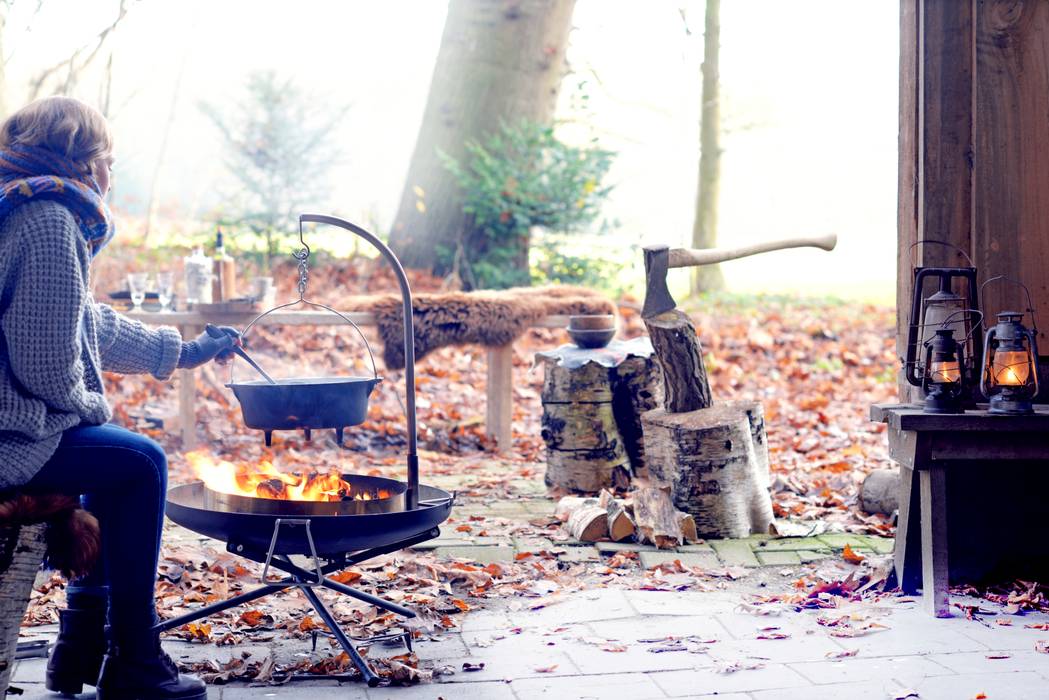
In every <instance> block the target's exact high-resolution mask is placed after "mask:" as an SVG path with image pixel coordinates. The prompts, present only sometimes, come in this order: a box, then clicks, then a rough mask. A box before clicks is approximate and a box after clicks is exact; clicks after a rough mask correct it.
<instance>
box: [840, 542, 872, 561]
mask: <svg viewBox="0 0 1049 700" xmlns="http://www.w3.org/2000/svg"><path fill="white" fill-rule="evenodd" d="M841 558H842V559H844V560H845V561H847V562H849V563H850V564H859V563H860V562H862V561H863V560H864V559H866V558H867V557H865V556H863V555H861V554H857V553H856V552H854V551H852V547H851V546H850V545H848V544H846V545H845V549H844V550H842V553H841Z"/></svg>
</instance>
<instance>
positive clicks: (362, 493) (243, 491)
mask: <svg viewBox="0 0 1049 700" xmlns="http://www.w3.org/2000/svg"><path fill="white" fill-rule="evenodd" d="M186 460H187V461H188V462H189V464H190V466H191V467H193V471H194V472H196V474H197V476H198V477H199V478H200V480H201V481H203V482H204V485H205V486H207V487H208V488H209V489H211V490H212V491H216V492H218V493H228V494H231V495H234V496H250V497H253V498H273V499H277V500H282V501H342V500H346V499H351V498H352V499H355V500H359V501H370V500H373V499H376V498H389V497H390V494H389V493H387V492H386V491H384V490H382V489H379V490H377V491H367V490H361V489H355V488H354V487H353V485H352V484H350V483H349V482H347V481H346V480H345V479H343V478H342V474H340V473H339V471H338V470H337V469H331V470H329V471H327V472H304V473H298V472H295V473H290V474H289V473H287V472H282V471H278V470H277V468H276V467H274V466H273V464H272V463H271V462H269V461H268V460H263V461H261V462H259V463H258V464H247V463H244V462H240V463H236V464H234V463H233V462H228V461H226V460H224V459H216V458H215V457H212V456H211V455H209V454H207V453H206V452H204V451H200V450H198V451H196V452H187V453H186Z"/></svg>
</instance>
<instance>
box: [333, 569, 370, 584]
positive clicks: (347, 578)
mask: <svg viewBox="0 0 1049 700" xmlns="http://www.w3.org/2000/svg"><path fill="white" fill-rule="evenodd" d="M361 576H363V574H361V573H359V572H357V571H340V572H338V573H336V574H332V575H331V576H329V577H328V578H330V579H331V580H332V581H335V582H337V583H347V584H349V583H353V582H354V581H359V580H360V579H361Z"/></svg>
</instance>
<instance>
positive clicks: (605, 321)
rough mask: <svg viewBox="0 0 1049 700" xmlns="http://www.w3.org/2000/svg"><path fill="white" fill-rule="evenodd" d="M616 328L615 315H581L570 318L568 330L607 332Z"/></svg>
mask: <svg viewBox="0 0 1049 700" xmlns="http://www.w3.org/2000/svg"><path fill="white" fill-rule="evenodd" d="M615 327H616V317H615V316H614V315H613V314H580V315H577V316H569V317H568V328H569V329H571V330H577V331H607V330H608V329H610V328H613V329H614V328H615Z"/></svg>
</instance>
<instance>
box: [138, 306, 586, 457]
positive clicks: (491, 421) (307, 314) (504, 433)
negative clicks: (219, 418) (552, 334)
mask: <svg viewBox="0 0 1049 700" xmlns="http://www.w3.org/2000/svg"><path fill="white" fill-rule="evenodd" d="M343 313H344V314H345V315H346V317H347V318H349V319H350V320H351V321H353V322H354V323H356V324H357V325H359V326H374V325H375V316H374V315H373V314H371V313H364V312H355V311H348V312H343ZM125 315H126V316H128V317H130V318H133V319H137V320H139V321H142V322H143V323H148V324H151V325H163V326H175V327H176V328H178V329H179V331H180V332H181V333H182V336H183V337H184V338H193V337H195V336H196V335H198V334H199V333H200V332H201V331H202V330H203V329H204V325H205V324H206V323H214V324H216V325H226V326H233V327H235V328H243V327H244V326H246V325H247V324H248V323H250V322H251V320H252V319H254V318H255V317H256V316H258V313H257V312H255V311H244V312H237V313H223V314H211V313H209V314H202V313H200V312H197V311H133V312H127V313H126V314H125ZM344 323H345V321H343V320H342V319H341V318H339V317H338V316H336V315H335V314H333V313H331V312H328V311H275V312H273V313H271V314H269V315H268V316H266V317H265V318H264V319H262V320H261V321H260V322H259V324H260V325H290V326H329V325H340V324H344ZM566 325H568V317H567V316H547V317H545V318H543V319H541V320H540V321H539V322H538V323H537V324H535V326H533V327H534V328H564V327H565V326H566ZM513 359H514V355H513V345H512V344H511V345H504V346H503V347H499V348H488V351H487V362H488V372H487V375H488V381H487V387H486V406H485V432H486V433H487V434H488V435H489V436H491V437H492V438H493V439H494V440H495V442H496V444H497V445H498V446H499V448H500V449H507V448H509V447H510V445H511V438H512V430H511V422H512V419H513V366H514V364H513ZM178 392H179V428H180V431H181V437H182V447H183V449H186V450H192V449H193V448H195V447H196V445H197V433H196V394H197V376H196V371H195V370H182V372H181V375H180V377H179V388H178Z"/></svg>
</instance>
